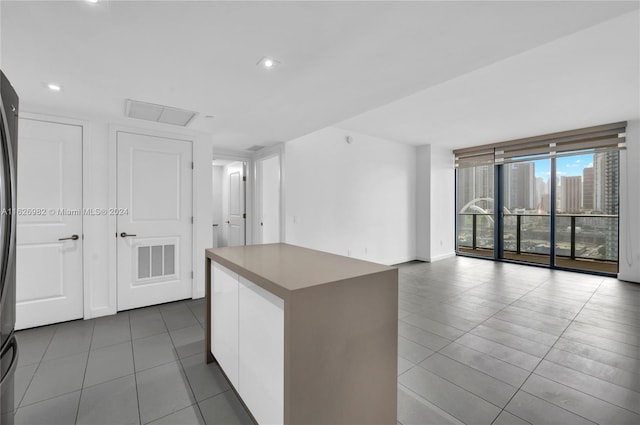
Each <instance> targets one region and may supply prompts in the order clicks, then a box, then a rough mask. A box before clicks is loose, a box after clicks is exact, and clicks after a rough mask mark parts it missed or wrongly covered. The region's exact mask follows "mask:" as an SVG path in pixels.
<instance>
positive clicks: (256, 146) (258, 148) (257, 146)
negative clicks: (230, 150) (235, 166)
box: [247, 145, 264, 152]
mask: <svg viewBox="0 0 640 425" xmlns="http://www.w3.org/2000/svg"><path fill="white" fill-rule="evenodd" d="M262 148H264V146H260V145H253V146H251V147H250V148H247V150H248V151H251V152H255V151H259V150H260V149H262Z"/></svg>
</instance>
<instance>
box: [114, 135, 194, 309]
mask: <svg viewBox="0 0 640 425" xmlns="http://www.w3.org/2000/svg"><path fill="white" fill-rule="evenodd" d="M119 132H123V133H132V134H139V135H141V136H151V137H160V138H163V139H173V140H179V141H185V142H189V143H191V161H192V163H193V164H194V165H193V168H192V169H191V215H192V217H193V223H191V270H192V271H193V278H192V280H191V298H198V297H199V296H200V294H199V293H200V291H198V290H197V285H196V265H197V261H196V232H195V228H196V222H197V220H198V217H197V214H196V211H197V209H196V208H197V203H196V188H195V186H196V182H195V163H196V161H195V144H196V140H197V139H198V136H197V135H195V134H180V133H171V132H167V131H162V130H153V129H148V128H138V127H131V126H128V125H122V124H109V145H110V147H109V157H108V159H107V160H108V162H109V164H108V171H109V176H108V181H109V195H108V199H109V205H112V206H114V207H116V206H117V202H118V194H117V190H118V170H117V167H118V152H117V150H118V133H119ZM117 227H118V221H117V217H116V216H115V215H114V216H110V217H109V234H110V235H114V237H109V240H110V242H109V255H108V256H107V257H108V262H109V265H108V269H109V283H110V287H109V303H110V307H111V308H109V309H106V313H105V314H115V313H117V312H118V292H117V291H118V251H117V249H118V247H117V234H118V228H117Z"/></svg>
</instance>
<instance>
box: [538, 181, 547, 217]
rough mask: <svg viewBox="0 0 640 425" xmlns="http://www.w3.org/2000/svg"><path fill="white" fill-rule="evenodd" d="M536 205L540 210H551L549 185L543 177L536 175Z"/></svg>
mask: <svg viewBox="0 0 640 425" xmlns="http://www.w3.org/2000/svg"><path fill="white" fill-rule="evenodd" d="M535 199H536V203H537V205H536V207H537V209H538V211H540V212H549V185H548V184H547V182H545V181H544V179H543V178H542V177H536V197H535Z"/></svg>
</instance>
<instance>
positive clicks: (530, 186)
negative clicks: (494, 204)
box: [504, 162, 538, 210]
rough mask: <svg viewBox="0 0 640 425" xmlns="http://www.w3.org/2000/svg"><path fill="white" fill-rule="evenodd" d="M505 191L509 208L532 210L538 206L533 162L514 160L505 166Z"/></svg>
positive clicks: (506, 203) (506, 204)
mask: <svg viewBox="0 0 640 425" xmlns="http://www.w3.org/2000/svg"><path fill="white" fill-rule="evenodd" d="M504 173H505V178H504V191H505V192H504V193H505V194H506V196H507V198H506V202H505V206H506V207H507V208H508V209H510V210H511V209H515V208H523V209H525V210H532V209H535V208H537V205H538V202H537V199H536V195H537V193H536V185H535V184H534V183H535V182H536V177H535V175H536V169H535V164H534V163H532V162H514V163H512V164H507V165H506V166H505V171H504Z"/></svg>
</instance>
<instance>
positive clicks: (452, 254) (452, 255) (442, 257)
mask: <svg viewBox="0 0 640 425" xmlns="http://www.w3.org/2000/svg"><path fill="white" fill-rule="evenodd" d="M455 255H456V253H455V252H448V253H446V254H440V255H436V256H433V257H431V258H430V259H428V260H424V261H428V262H429V263H435V262H436V261H440V260H444V259H446V258H451V257H455Z"/></svg>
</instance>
